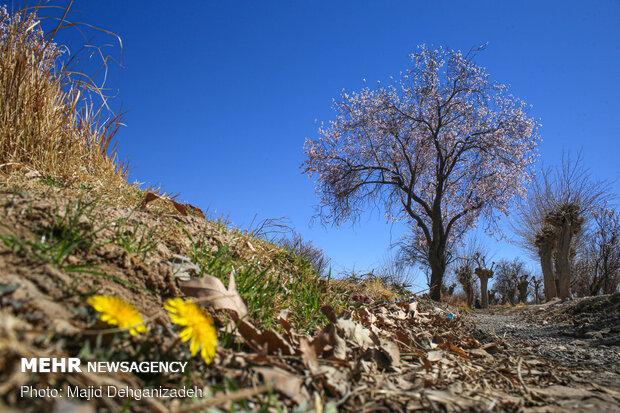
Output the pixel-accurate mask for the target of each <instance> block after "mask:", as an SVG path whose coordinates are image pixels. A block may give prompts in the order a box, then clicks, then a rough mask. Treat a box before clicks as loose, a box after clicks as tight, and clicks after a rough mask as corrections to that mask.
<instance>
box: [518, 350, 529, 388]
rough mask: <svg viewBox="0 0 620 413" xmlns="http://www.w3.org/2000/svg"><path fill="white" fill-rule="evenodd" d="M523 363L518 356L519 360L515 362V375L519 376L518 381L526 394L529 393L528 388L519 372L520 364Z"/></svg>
mask: <svg viewBox="0 0 620 413" xmlns="http://www.w3.org/2000/svg"><path fill="white" fill-rule="evenodd" d="M522 364H523V358H522V357H519V361H518V362H517V377H518V378H519V383H521V386H523V389H525V392H526V393H527V394H530V393H531V392H530V389H529V388H528V387H527V385H526V384H525V381H523V375H522V374H521V365H522Z"/></svg>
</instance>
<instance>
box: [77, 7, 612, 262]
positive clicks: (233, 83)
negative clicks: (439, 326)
mask: <svg viewBox="0 0 620 413" xmlns="http://www.w3.org/2000/svg"><path fill="white" fill-rule="evenodd" d="M74 9H75V12H74V15H73V17H74V18H77V19H80V20H83V21H87V22H89V23H93V24H96V25H99V26H102V27H105V28H107V29H109V30H112V31H114V32H116V33H118V34H119V35H120V36H121V37H122V39H123V46H124V51H123V67H122V68H112V69H111V73H110V79H109V83H108V84H109V85H110V86H111V87H113V88H114V90H113V92H114V93H118V97H117V98H116V100H115V106H116V107H122V108H123V110H125V111H126V116H125V123H126V124H127V126H126V127H125V128H123V129H122V130H121V132H120V134H119V144H120V155H121V157H122V158H124V159H127V160H129V162H130V168H131V169H130V170H131V178H132V180H138V181H140V182H146V183H150V184H156V185H161V186H162V188H163V189H164V190H166V191H168V192H172V193H179V194H180V198H181V199H182V200H184V201H187V202H191V203H193V204H196V205H198V206H200V207H202V208H204V209H208V210H209V212H210V213H211V214H214V215H223V216H226V217H228V218H229V219H230V220H232V222H233V223H235V224H236V225H239V226H248V225H249V224H250V223H251V222H252V220H254V219H255V217H256V219H262V218H270V217H271V218H273V217H288V218H289V220H290V223H291V224H292V225H293V226H294V227H295V228H296V229H297V230H298V231H299V232H300V233H301V234H302V235H303V236H304V237H305V238H307V239H309V240H312V241H313V242H314V243H315V244H317V245H318V246H320V247H321V248H323V249H324V250H325V251H326V253H327V254H328V255H329V256H330V257H332V259H333V262H334V268H335V269H336V270H340V269H343V268H352V267H355V268H357V269H359V270H364V269H369V268H371V267H373V266H375V265H377V264H380V263H381V261H382V259H383V258H384V257H385V255H386V253H387V249H388V246H389V244H390V242H391V241H395V240H396V239H397V238H398V235H399V234H400V233H401V231H402V228H401V227H400V226H399V225H389V224H386V223H385V221H384V219H383V216H382V214H381V213H378V212H376V211H375V212H372V213H369V214H368V215H367V216H365V217H363V218H362V220H361V221H360V222H359V223H358V224H357V225H356V226H355V227H351V226H349V225H345V226H343V227H340V228H333V227H328V228H324V227H322V226H321V225H320V224H318V223H317V224H314V225H311V218H312V216H313V214H314V209H313V208H314V206H315V205H316V203H317V197H316V196H315V194H314V190H313V183H312V182H311V181H310V180H309V179H308V178H307V177H306V176H303V175H302V174H301V172H300V164H301V163H302V161H303V142H304V139H305V138H307V137H315V136H316V129H317V120H329V119H330V118H331V117H332V116H333V112H332V110H331V102H332V98H335V97H337V96H338V95H339V93H340V91H341V90H342V89H348V90H354V89H358V88H360V87H362V85H363V79H367V81H368V82H369V84H373V82H375V81H376V80H386V79H387V78H388V77H389V76H390V75H396V74H398V72H399V71H400V70H402V69H404V68H405V67H406V65H407V64H408V54H409V53H410V52H411V51H413V50H414V49H415V48H416V46H417V45H418V44H421V43H426V44H428V45H432V46H441V45H443V46H448V47H451V48H455V49H463V50H468V49H469V48H471V47H472V46H475V45H478V44H481V43H485V42H488V43H489V46H488V48H487V50H486V51H485V52H483V53H482V54H480V56H479V58H478V61H479V63H480V64H481V65H483V66H485V67H486V68H487V70H488V71H489V72H490V73H491V76H492V77H493V79H494V80H497V81H501V82H504V83H507V84H510V86H511V90H512V92H513V93H514V94H515V95H517V96H519V97H521V98H523V99H525V100H526V101H527V102H528V103H529V104H531V105H532V106H533V109H532V113H533V114H534V115H535V116H536V117H537V118H539V119H540V120H541V122H542V124H543V128H542V130H541V133H542V136H543V143H542V145H541V147H540V153H541V159H542V160H543V161H544V162H545V163H546V164H554V163H557V162H558V161H559V159H560V158H561V156H562V151H567V150H569V151H573V152H576V151H578V150H580V149H581V150H582V152H583V157H584V160H585V163H586V165H587V166H589V167H590V168H591V169H592V172H593V173H594V174H595V175H596V176H597V177H599V178H601V179H614V178H616V177H617V176H618V172H620V166H619V165H620V160H619V159H618V158H619V154H620V123H619V122H618V120H617V114H618V113H620V103H619V102H620V100H619V97H620V69H619V67H620V2H618V1H588V2H583V1H545V2H539V1H511V2H498V1H436V0H435V1H361V0H357V1H304V2H301V1H298V2H292V1H277V2H276V1H253V2H250V1H191V2H190V1H185V2H170V1H166V2H164V1H120V0H116V1H112V0H110V1H105V2H102V1H94V0H91V1H84V0H82V1H80V0H78V1H76V4H75V6H74ZM108 40H110V39H108ZM614 188H615V190H616V192H620V191H618V189H620V187H619V186H618V183H615V184H614ZM489 244H490V246H491V249H492V251H493V252H494V253H495V255H496V257H498V258H499V257H512V256H515V255H524V253H523V252H522V251H520V250H519V249H518V248H517V247H514V246H511V245H507V244H504V243H497V242H495V241H490V242H489Z"/></svg>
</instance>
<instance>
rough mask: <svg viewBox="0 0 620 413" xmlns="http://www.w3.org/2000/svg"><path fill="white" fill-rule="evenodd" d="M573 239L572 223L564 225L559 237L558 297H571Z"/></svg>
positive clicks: (557, 261) (557, 259) (557, 265)
mask: <svg viewBox="0 0 620 413" xmlns="http://www.w3.org/2000/svg"><path fill="white" fill-rule="evenodd" d="M572 238H573V229H572V226H571V224H570V222H565V223H564V225H562V228H561V230H560V234H559V237H558V245H557V252H556V254H557V257H556V268H555V269H556V271H557V279H558V291H557V293H558V297H560V298H561V299H565V298H568V297H570V278H571V277H570V275H571V274H570V247H571V241H572Z"/></svg>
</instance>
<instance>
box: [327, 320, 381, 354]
mask: <svg viewBox="0 0 620 413" xmlns="http://www.w3.org/2000/svg"><path fill="white" fill-rule="evenodd" d="M336 326H337V327H338V330H339V331H340V332H342V334H343V336H344V338H345V339H347V340H349V341H352V342H353V343H354V344H356V345H357V346H359V347H361V348H362V350H366V349H367V348H368V347H370V346H372V345H373V344H374V341H373V339H372V338H371V334H372V333H371V332H370V330H368V329H367V328H365V327H364V326H362V325H361V324H360V323H357V322H355V321H353V320H345V319H343V318H341V319H339V320H338V322H337V323H336Z"/></svg>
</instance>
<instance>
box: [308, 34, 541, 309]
mask: <svg viewBox="0 0 620 413" xmlns="http://www.w3.org/2000/svg"><path fill="white" fill-rule="evenodd" d="M474 54H475V53H469V54H467V55H463V54H462V53H461V52H459V51H454V50H449V49H442V48H440V49H436V50H431V49H428V48H426V47H424V46H421V47H419V48H418V51H417V52H416V53H413V54H412V55H411V61H412V65H411V67H410V68H409V69H408V70H407V71H405V72H404V73H402V74H401V76H400V79H399V81H396V82H394V83H393V84H392V85H390V86H387V87H377V88H376V89H370V88H364V89H362V90H361V91H359V92H354V93H343V94H342V97H341V99H340V100H339V101H337V102H336V103H335V108H336V111H337V115H336V117H335V119H334V120H332V121H331V122H330V123H329V125H327V126H325V127H322V128H321V129H320V130H319V137H318V138H317V139H315V140H307V141H306V145H305V150H306V155H307V159H306V161H305V163H304V167H305V172H306V173H307V174H310V175H313V176H316V177H317V191H318V193H319V194H320V196H321V206H322V208H321V211H322V215H323V218H325V219H327V220H328V221H332V222H334V223H336V224H338V223H341V222H342V221H344V220H347V219H355V217H356V216H358V214H359V213H360V212H361V211H362V210H363V208H364V206H366V205H368V204H380V205H383V206H384V207H385V210H386V213H387V217H388V219H394V220H396V219H398V220H404V221H406V222H407V223H408V224H410V225H411V228H412V230H413V231H414V233H415V235H416V237H417V240H418V241H417V242H418V243H419V245H421V246H422V247H423V250H424V251H425V253H426V257H425V261H426V262H427V265H428V266H429V267H430V269H431V279H430V295H431V297H432V298H433V299H435V300H439V298H440V295H441V285H442V281H443V276H444V272H445V270H446V257H447V252H448V251H447V249H448V246H449V245H454V242H453V241H454V240H458V239H460V238H461V237H462V236H463V234H464V233H465V232H466V231H467V230H468V229H470V228H472V227H473V226H474V225H475V223H476V221H477V219H478V217H479V216H480V215H481V214H484V215H486V216H488V217H492V211H493V210H494V209H495V210H499V211H502V212H506V211H507V208H508V205H509V203H510V201H511V199H512V198H513V197H514V196H517V195H519V196H520V195H521V194H522V193H523V190H524V188H523V186H524V183H525V181H526V177H527V172H526V168H527V166H528V165H529V164H530V163H531V162H532V161H533V157H534V151H535V147H536V144H537V141H538V134H537V124H536V122H535V121H534V120H533V119H532V118H531V117H530V116H528V114H527V110H526V104H525V102H523V101H522V100H519V99H517V98H515V97H513V96H512V95H510V94H509V93H508V91H507V87H506V86H505V85H503V84H497V83H493V82H491V81H490V80H489V76H488V74H487V73H486V71H485V70H484V69H483V68H481V67H480V66H478V65H477V64H476V63H475V62H474V61H473V55H474Z"/></svg>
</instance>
